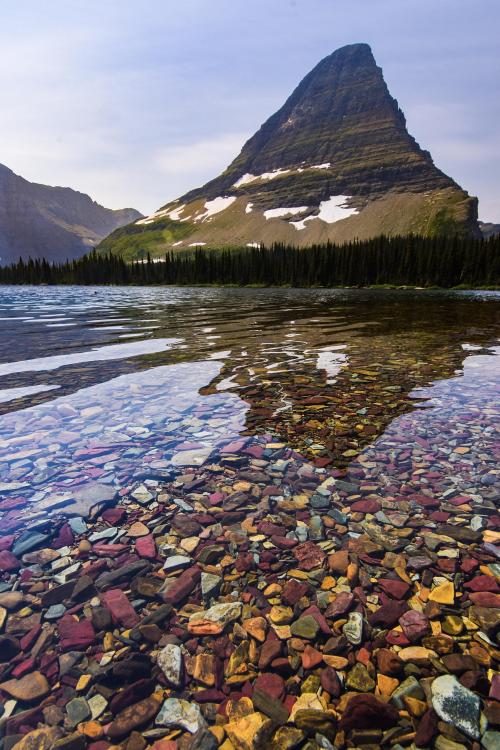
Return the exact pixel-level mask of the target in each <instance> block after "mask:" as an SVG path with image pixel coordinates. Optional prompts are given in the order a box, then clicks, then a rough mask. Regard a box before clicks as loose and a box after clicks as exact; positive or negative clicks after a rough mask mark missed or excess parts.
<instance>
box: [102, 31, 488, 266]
mask: <svg viewBox="0 0 500 750" xmlns="http://www.w3.org/2000/svg"><path fill="white" fill-rule="evenodd" d="M141 227H142V228H141ZM139 228H141V229H139ZM138 230H139V231H138ZM409 232H415V233H420V234H425V235H436V234H441V233H460V234H462V233H473V234H478V233H479V230H478V225H477V201H476V199H475V198H471V197H470V196H469V195H468V194H467V193H466V192H465V191H464V190H463V189H462V188H461V187H460V186H459V185H457V184H456V183H455V182H454V181H453V180H452V179H451V178H450V177H448V176H447V175H445V174H444V173H443V172H441V171H440V170H439V169H438V168H437V167H436V166H435V165H434V163H433V161H432V158H431V155H430V154H429V152H428V151H424V150H423V149H421V148H420V146H419V145H418V143H417V142H416V141H415V139H414V138H413V137H412V136H411V135H410V134H409V133H408V131H407V129H406V121H405V117H404V115H403V113H402V111H401V110H400V108H399V106H398V103H397V101H396V100H395V99H393V97H392V96H391V95H390V93H389V90H388V88H387V85H386V83H385V81H384V78H383V75H382V70H381V69H380V68H379V67H378V66H377V64H376V62H375V59H374V57H373V54H372V51H371V49H370V47H369V46H368V45H367V44H354V45H349V46H347V47H343V48H341V49H339V50H337V51H336V52H334V53H333V54H331V55H330V56H329V57H326V58H325V59H324V60H322V61H321V62H320V63H319V64H318V65H317V66H316V67H315V68H314V69H313V70H312V71H311V72H310V73H309V74H308V75H307V76H306V77H305V78H304V79H303V81H302V82H301V83H300V84H299V85H298V86H297V88H296V89H295V91H294V92H293V93H292V95H291V96H290V97H289V98H288V99H287V101H286V102H285V104H284V105H283V106H282V107H281V109H279V110H278V111H277V112H276V113H275V114H274V115H272V116H271V117H270V118H269V119H268V120H267V121H266V122H265V123H264V124H263V125H262V126H261V128H260V129H259V130H258V131H257V132H256V133H255V135H254V136H252V138H250V140H249V141H247V143H246V144H245V145H244V146H243V149H242V150H241V153H240V154H239V156H237V157H236V159H235V160H234V161H233V162H232V163H231V164H230V165H229V166H228V167H227V169H226V170H225V171H224V172H223V173H222V174H221V175H220V176H219V177H216V178H215V179H214V180H211V181H210V182H208V183H207V184H206V185H204V186H203V187H201V188H197V189H196V190H192V191H190V192H189V193H187V194H185V195H184V196H182V197H181V198H180V199H179V200H178V201H174V202H173V203H170V204H167V205H166V206H164V207H163V208H162V209H160V210H159V211H158V212H156V213H155V214H153V215H152V216H150V217H147V218H146V219H144V220H142V221H140V222H138V223H137V224H136V225H135V227H134V228H133V229H129V228H126V229H124V230H121V231H120V232H118V233H117V235H116V236H115V237H113V236H112V237H110V238H109V239H108V240H107V241H106V242H105V243H104V246H105V247H106V248H108V249H109V248H111V249H114V250H116V251H119V252H123V251H125V252H129V254H130V253H132V254H133V253H134V252H135V251H136V250H137V248H138V247H139V246H141V245H142V246H143V247H144V246H146V247H147V249H148V250H150V251H153V253H155V251H158V252H164V251H165V249H170V248H171V247H174V248H180V249H182V248H186V247H189V246H194V245H197V244H206V245H234V244H245V243H246V244H253V243H259V242H266V243H269V242H272V241H283V242H289V243H291V244H296V245H308V244H311V243H313V242H323V241H326V240H334V241H338V242H344V241H348V240H350V239H353V238H355V237H358V238H360V239H362V238H367V237H371V236H374V235H377V234H380V233H386V234H405V233H409ZM131 234H133V235H134V236H133V237H132V236H131Z"/></svg>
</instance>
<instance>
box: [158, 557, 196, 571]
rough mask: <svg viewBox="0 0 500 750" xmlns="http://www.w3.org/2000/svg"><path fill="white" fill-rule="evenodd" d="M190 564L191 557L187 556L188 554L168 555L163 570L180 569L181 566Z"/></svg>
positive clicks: (185, 566) (186, 566)
mask: <svg viewBox="0 0 500 750" xmlns="http://www.w3.org/2000/svg"><path fill="white" fill-rule="evenodd" d="M190 565H191V558H190V557H186V555H172V557H167V559H166V560H165V564H164V566H163V570H166V571H171V570H178V569H179V568H188V567H189V566H190Z"/></svg>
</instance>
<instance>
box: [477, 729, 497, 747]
mask: <svg viewBox="0 0 500 750" xmlns="http://www.w3.org/2000/svg"><path fill="white" fill-rule="evenodd" d="M481 745H482V746H483V747H484V748H485V750H498V748H500V732H495V731H493V730H492V729H490V730H488V731H487V732H485V733H484V734H483V736H482V737H481Z"/></svg>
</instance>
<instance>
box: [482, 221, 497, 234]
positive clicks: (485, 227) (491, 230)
mask: <svg viewBox="0 0 500 750" xmlns="http://www.w3.org/2000/svg"><path fill="white" fill-rule="evenodd" d="M479 229H480V231H481V234H482V235H483V237H495V236H496V235H497V234H500V224H493V223H492V222H490V221H480V222H479Z"/></svg>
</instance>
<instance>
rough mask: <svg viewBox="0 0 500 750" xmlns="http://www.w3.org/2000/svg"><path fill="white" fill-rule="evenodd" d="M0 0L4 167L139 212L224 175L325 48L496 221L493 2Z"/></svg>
mask: <svg viewBox="0 0 500 750" xmlns="http://www.w3.org/2000/svg"><path fill="white" fill-rule="evenodd" d="M0 1H1V16H0V97H1V109H0V162H1V163H3V164H6V165H7V166H9V167H10V168H11V169H13V170H14V171H15V172H17V173H19V174H22V175H23V176H24V177H26V178H28V179H30V180H34V181H38V182H43V183H47V184H52V185H56V184H57V185H69V186H70V187H73V188H75V189H78V190H82V191H84V192H87V193H89V194H90V195H91V196H92V197H93V198H95V199H96V200H98V201H99V202H100V203H103V204H104V205H106V206H109V207H112V208H119V207H124V206H134V207H135V208H138V209H139V210H141V211H143V212H150V211H152V210H154V209H156V208H158V207H159V206H160V205H162V204H164V203H166V202H167V201H168V200H170V199H172V198H175V197H177V196H178V195H180V194H182V193H183V192H185V191H186V190H188V189H189V188H193V187H196V186H198V185H200V184H202V183H203V182H204V181H206V180H207V179H209V178H210V177H213V176H215V175H216V174H217V173H218V172H219V171H220V170H222V169H223V168H224V167H225V166H226V165H227V164H228V163H229V162H230V161H231V160H232V159H233V157H234V156H236V154H237V153H238V151H239V149H240V148H241V146H242V145H243V142H244V141H245V140H246V139H247V138H248V137H249V136H250V135H252V133H253V132H254V131H255V130H256V129H257V128H258V126H259V125H260V124H261V123H262V122H263V121H264V120H265V119H266V118H267V117H268V116H269V115H270V114H272V112H273V111H275V110H276V109H277V108H278V107H279V106H280V105H281V104H282V103H283V101H284V100H285V99H286V97H287V96H288V95H289V94H290V93H291V91H292V89H293V88H294V87H295V85H296V84H297V83H298V82H299V81H300V79H301V78H303V77H304V75H305V74H306V73H307V72H308V71H309V70H310V69H311V68H312V67H313V66H314V65H315V64H316V63H317V62H318V61H319V60H320V59H321V58H322V57H325V56H326V55H328V54H329V53H330V52H332V51H333V50H334V49H336V48H337V47H340V46H342V45H344V44H351V43H353V42H368V43H369V44H371V46H372V49H373V52H374V54H375V58H376V60H377V62H378V64H379V65H381V66H382V67H383V70H384V75H385V79H386V81H387V83H388V85H389V88H390V91H391V93H392V95H393V96H394V97H396V99H398V101H399V103H400V106H401V107H402V109H403V110H404V112H405V114H406V117H407V121H408V127H409V130H410V132H411V133H412V134H413V135H414V136H415V137H416V138H417V140H418V141H419V142H420V144H421V145H422V146H423V147H424V148H427V149H429V150H430V151H431V153H432V155H433V157H434V160H435V162H436V164H437V165H438V166H439V167H440V168H441V169H442V170H443V171H445V172H447V173H448V174H450V175H451V176H452V177H454V179H455V180H457V181H458V182H459V183H460V184H461V185H462V186H463V187H464V188H465V189H467V190H468V191H469V192H470V193H471V194H473V195H477V196H479V199H480V202H479V213H480V218H482V219H485V220H490V221H499V222H500V41H499V39H500V37H499V28H500V0H180V1H179V0H141V2H139V1H138V0H46V2H42V1H41V0H16V2H15V3H12V2H7V0H0Z"/></svg>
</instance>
